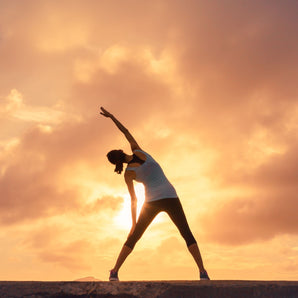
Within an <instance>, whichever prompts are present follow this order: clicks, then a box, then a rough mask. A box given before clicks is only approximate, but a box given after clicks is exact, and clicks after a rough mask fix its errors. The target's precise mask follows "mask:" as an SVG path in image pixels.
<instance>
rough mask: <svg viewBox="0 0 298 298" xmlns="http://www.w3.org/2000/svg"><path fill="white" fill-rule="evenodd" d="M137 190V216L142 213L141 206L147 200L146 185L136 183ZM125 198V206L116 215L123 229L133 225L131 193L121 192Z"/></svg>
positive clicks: (116, 220) (118, 224) (117, 222)
mask: <svg viewBox="0 0 298 298" xmlns="http://www.w3.org/2000/svg"><path fill="white" fill-rule="evenodd" d="M134 187H135V192H136V195H137V199H138V203H137V217H138V216H139V214H140V211H141V208H142V206H143V203H144V201H145V191H144V186H143V185H142V184H141V183H136V184H135V186H134ZM121 196H122V197H123V198H124V203H123V208H122V209H121V210H120V212H119V213H118V214H117V215H116V216H115V218H114V221H115V223H116V224H117V226H119V228H121V229H125V230H128V229H129V228H130V227H131V209H130V206H131V205H130V195H129V193H128V192H127V193H125V194H121Z"/></svg>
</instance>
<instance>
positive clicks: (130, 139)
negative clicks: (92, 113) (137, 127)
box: [100, 107, 141, 151]
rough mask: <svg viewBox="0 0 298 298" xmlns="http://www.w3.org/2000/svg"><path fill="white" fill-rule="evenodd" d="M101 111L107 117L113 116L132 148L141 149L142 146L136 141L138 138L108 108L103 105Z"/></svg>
mask: <svg viewBox="0 0 298 298" xmlns="http://www.w3.org/2000/svg"><path fill="white" fill-rule="evenodd" d="M100 109H101V112H100V114H101V115H103V116H105V117H107V118H111V119H112V120H113V122H114V123H115V124H116V126H117V127H118V128H119V130H120V131H121V132H122V133H123V134H124V135H125V137H126V139H127V141H128V142H129V144H130V147H131V150H132V151H134V150H136V149H141V148H140V146H139V145H138V143H137V142H136V140H135V139H134V137H133V136H132V135H131V134H130V132H129V131H128V129H127V128H126V127H124V126H123V125H122V124H121V123H120V122H119V121H118V120H117V119H116V118H115V117H114V116H113V115H112V114H111V113H109V112H108V111H107V110H106V109H104V108H103V107H101V108H100Z"/></svg>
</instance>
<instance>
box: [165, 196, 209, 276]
mask: <svg viewBox="0 0 298 298" xmlns="http://www.w3.org/2000/svg"><path fill="white" fill-rule="evenodd" d="M165 200H167V202H166V204H167V206H166V208H165V211H166V212H167V213H168V215H169V216H170V218H171V219H172V221H173V222H174V224H175V225H176V226H177V228H178V230H179V232H180V234H181V235H182V237H183V238H184V240H185V242H186V244H187V247H188V250H189V252H190V253H191V255H192V257H193V258H194V260H195V262H196V264H197V266H198V268H199V270H200V272H205V271H206V270H205V268H204V265H203V260H202V256H201V253H200V250H199V247H198V245H197V242H196V240H195V238H194V236H193V234H192V232H191V230H190V228H189V225H188V223H187V219H186V216H185V214H184V211H183V208H182V205H181V203H180V200H179V198H171V199H165Z"/></svg>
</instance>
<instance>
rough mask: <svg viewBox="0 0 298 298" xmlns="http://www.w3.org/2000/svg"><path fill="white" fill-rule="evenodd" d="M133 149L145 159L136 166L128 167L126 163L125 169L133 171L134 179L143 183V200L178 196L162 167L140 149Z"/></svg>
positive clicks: (150, 200) (148, 200)
mask: <svg viewBox="0 0 298 298" xmlns="http://www.w3.org/2000/svg"><path fill="white" fill-rule="evenodd" d="M135 151H139V152H142V153H143V154H145V155H146V160H145V162H144V163H143V164H142V165H140V166H138V167H130V166H129V165H128V166H127V168H126V171H134V172H135V173H136V178H135V180H136V181H137V182H141V183H143V184H144V187H145V202H152V201H157V200H161V199H167V198H177V197H178V196H177V193H176V190H175V188H174V187H173V185H172V184H171V183H170V182H169V180H168V179H167V177H166V176H165V174H164V172H163V170H162V168H161V167H160V165H159V164H158V163H157V162H156V161H155V160H154V159H153V158H152V156H151V155H149V154H148V153H146V152H144V151H142V150H135ZM135 151H134V152H135Z"/></svg>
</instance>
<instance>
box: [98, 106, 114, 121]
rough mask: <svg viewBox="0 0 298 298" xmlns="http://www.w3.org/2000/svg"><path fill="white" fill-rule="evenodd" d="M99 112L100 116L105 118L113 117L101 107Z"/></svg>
mask: <svg viewBox="0 0 298 298" xmlns="http://www.w3.org/2000/svg"><path fill="white" fill-rule="evenodd" d="M100 109H101V112H100V114H101V115H103V116H105V117H107V118H111V117H112V116H113V115H112V114H111V113H109V112H108V111H107V110H106V109H104V108H103V107H100Z"/></svg>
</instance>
